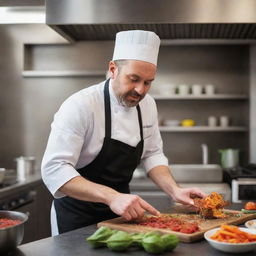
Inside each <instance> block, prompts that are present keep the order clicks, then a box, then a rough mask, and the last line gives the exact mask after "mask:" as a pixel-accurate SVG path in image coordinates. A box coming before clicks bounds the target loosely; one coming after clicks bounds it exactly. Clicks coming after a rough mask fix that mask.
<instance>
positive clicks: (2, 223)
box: [0, 218, 21, 228]
mask: <svg viewBox="0 0 256 256" xmlns="http://www.w3.org/2000/svg"><path fill="white" fill-rule="evenodd" d="M20 223H21V221H20V220H12V219H7V218H0V228H6V227H10V226H15V225H18V224H20Z"/></svg>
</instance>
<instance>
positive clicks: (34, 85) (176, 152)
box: [0, 25, 250, 168]
mask: <svg viewBox="0 0 256 256" xmlns="http://www.w3.org/2000/svg"><path fill="white" fill-rule="evenodd" d="M0 39H1V44H0V53H1V55H0V56H1V59H0V81H1V93H0V118H1V122H0V141H1V145H2V146H1V147H0V165H1V167H7V168H12V167H15V163H14V162H13V158H15V157H17V156H20V155H24V156H30V155H33V156H35V157H36V158H37V164H38V167H39V166H40V162H41V159H42V155H43V152H44V149H45V147H46V143H47V139H48V136H49V132H50V124H51V122H52V119H53V115H54V113H55V112H56V111H57V110H58V108H59V107H60V105H61V103H62V102H63V101H64V100H65V99H66V98H67V97H68V96H69V95H71V94H72V93H74V92H76V91H78V90H80V89H82V88H84V87H87V86H89V85H91V84H94V83H96V82H98V81H101V80H103V79H104V75H103V76H102V77H22V71H23V68H24V63H23V62H24V60H25V68H26V69H28V70H88V69H92V70H94V69H95V70H96V69H98V70H104V69H106V68H107V63H108V61H109V60H110V58H111V57H112V50H113V42H112V41H101V42H100V41H97V42H96V41H87V42H80V43H77V44H71V45H67V44H66V42H65V40H63V39H62V38H61V37H60V36H59V35H57V34H56V33H55V32H54V31H52V30H51V29H50V28H49V27H47V26H46V25H2V26H0ZM53 44H58V45H53ZM24 45H25V46H24ZM249 48H250V47H249V46H248V45H199V46H198V45H183V46H181V45H176V46H175V45H173V46H161V48H160V55H159V69H158V74H157V75H158V77H157V79H156V81H155V82H154V85H153V87H152V92H153V93H154V91H157V87H158V86H161V85H162V84H164V83H174V84H176V85H178V84H181V83H186V84H190V85H191V84H194V83H200V84H203V85H204V84H206V83H213V84H214V85H215V86H216V88H217V90H218V91H219V92H222V93H232V92H233V93H244V94H247V93H248V90H249V83H250V81H249V79H250V74H249ZM24 54H27V56H24ZM198 103H199V105H198ZM157 105H158V110H159V116H160V117H163V118H165V119H177V118H180V119H181V118H183V117H184V118H188V117H191V118H193V119H196V120H197V121H198V122H199V123H201V124H204V123H205V122H206V119H207V117H208V115H209V114H215V115H218V116H219V115H221V114H222V113H230V115H231V116H232V119H233V120H232V121H233V122H235V123H236V124H237V125H244V126H248V117H249V109H248V106H249V104H248V101H234V102H232V101H231V102H230V101H225V100H224V101H211V102H209V101H208V102H206V101H204V102H196V101H175V102H174V101H170V100H164V101H157ZM240 113H243V114H242V115H239V114H240ZM162 137H163V140H164V149H165V152H166V153H167V156H168V158H169V159H170V163H172V162H174V163H200V162H201V160H202V159H201V148H200V145H201V143H207V144H208V145H209V150H210V162H211V163H216V162H218V161H219V156H218V153H217V149H218V148H222V147H239V148H241V149H242V151H243V155H244V160H245V161H247V160H248V155H249V153H248V148H249V143H248V133H247V132H245V133H244V132H242V133H208V132H205V133H204V132H203V133H165V132H163V133H162Z"/></svg>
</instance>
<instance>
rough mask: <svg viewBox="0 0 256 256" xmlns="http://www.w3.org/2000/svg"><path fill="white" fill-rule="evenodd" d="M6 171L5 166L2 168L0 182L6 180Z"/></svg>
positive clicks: (0, 169)
mask: <svg viewBox="0 0 256 256" xmlns="http://www.w3.org/2000/svg"><path fill="white" fill-rule="evenodd" d="M5 171H6V169H5V168H0V183H2V182H3V180H4V175H5Z"/></svg>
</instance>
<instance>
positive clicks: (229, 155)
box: [218, 148, 239, 168]
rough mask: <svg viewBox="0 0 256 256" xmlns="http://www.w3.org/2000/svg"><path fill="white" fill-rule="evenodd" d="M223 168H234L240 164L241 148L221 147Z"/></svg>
mask: <svg viewBox="0 0 256 256" xmlns="http://www.w3.org/2000/svg"><path fill="white" fill-rule="evenodd" d="M218 152H219V153H220V154H221V165H222V167H223V168H234V167H237V166H238V165H239V149H232V148H227V149H219V151H218Z"/></svg>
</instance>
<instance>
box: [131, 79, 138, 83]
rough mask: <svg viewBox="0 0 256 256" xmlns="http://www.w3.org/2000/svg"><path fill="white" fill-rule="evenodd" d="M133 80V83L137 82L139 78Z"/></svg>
mask: <svg viewBox="0 0 256 256" xmlns="http://www.w3.org/2000/svg"><path fill="white" fill-rule="evenodd" d="M131 81H132V82H133V83H136V82H138V81H139V80H138V79H131Z"/></svg>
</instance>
